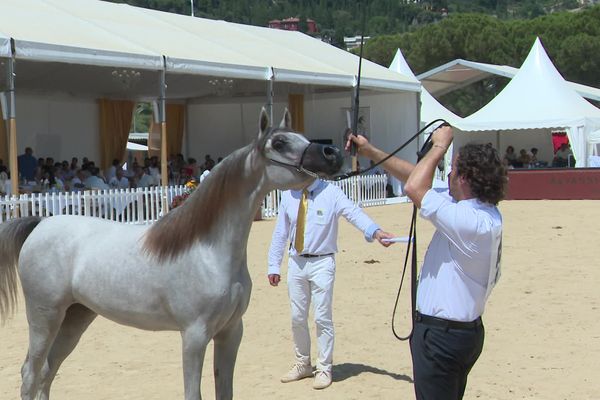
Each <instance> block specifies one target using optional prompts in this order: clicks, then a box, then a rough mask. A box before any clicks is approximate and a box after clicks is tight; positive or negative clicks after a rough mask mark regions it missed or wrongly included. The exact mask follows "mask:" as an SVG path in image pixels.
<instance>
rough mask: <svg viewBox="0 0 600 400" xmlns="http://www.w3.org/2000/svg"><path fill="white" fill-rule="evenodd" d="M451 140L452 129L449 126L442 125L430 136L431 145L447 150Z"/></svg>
mask: <svg viewBox="0 0 600 400" xmlns="http://www.w3.org/2000/svg"><path fill="white" fill-rule="evenodd" d="M452 138H453V133H452V127H451V126H449V125H442V126H440V127H439V128H437V129H436V130H435V131H434V132H433V134H432V135H431V143H433V145H434V146H439V147H443V148H444V149H446V150H448V147H450V144H451V143H452Z"/></svg>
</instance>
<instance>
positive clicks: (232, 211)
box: [0, 109, 342, 400]
mask: <svg viewBox="0 0 600 400" xmlns="http://www.w3.org/2000/svg"><path fill="white" fill-rule="evenodd" d="M259 128H260V129H259V134H258V138H257V139H256V140H255V141H254V142H253V143H251V144H250V145H248V146H246V147H244V148H242V149H239V150H237V151H235V152H234V153H232V154H231V155H230V156H229V157H227V158H225V159H224V160H223V161H222V162H221V163H220V164H219V165H218V166H216V167H215V168H214V169H213V171H212V172H211V173H210V175H208V177H207V178H206V179H205V180H204V182H203V183H202V184H201V185H200V186H199V187H198V188H197V189H196V191H195V192H194V193H193V194H192V195H191V196H190V198H189V199H188V200H186V202H185V203H184V204H183V205H181V206H180V207H178V208H176V209H174V210H173V211H171V212H169V213H168V214H166V215H165V216H164V217H163V218H162V219H160V220H159V221H158V222H156V223H154V224H153V225H151V226H150V227H147V226H136V225H125V224H122V223H119V222H112V221H105V220H101V219H96V218H91V217H81V216H55V217H49V218H43V219H42V218H38V217H28V218H22V219H17V220H12V221H9V222H6V223H4V224H2V225H0V317H2V320H4V319H5V318H6V317H7V315H8V314H9V313H10V312H13V311H14V309H15V305H16V300H17V286H18V285H17V271H18V275H19V278H20V281H21V286H22V288H23V294H24V296H25V305H26V312H27V320H28V322H29V351H28V354H27V357H26V359H25V362H24V364H23V367H22V369H21V375H22V379H23V382H22V386H21V398H22V399H23V400H33V399H38V398H39V399H42V400H47V399H48V398H49V393H50V386H51V384H52V380H53V379H54V377H55V375H56V373H57V371H58V369H59V367H60V365H61V363H62V362H63V361H64V360H65V358H66V357H67V356H68V355H69V354H70V353H71V352H72V351H73V349H74V348H75V346H76V345H77V343H78V341H79V339H80V337H81V335H82V334H83V332H84V331H85V330H86V328H87V327H88V326H89V325H90V323H91V322H92V321H93V320H94V318H96V316H97V315H102V316H104V317H106V318H108V319H110V320H112V321H115V322H118V323H120V324H124V325H129V326H132V327H136V328H140V329H146V330H152V331H157V330H172V331H180V332H181V338H182V352H183V376H184V386H185V399H186V400H198V399H200V397H201V395H200V380H201V374H202V365H203V362H204V355H205V351H206V346H207V345H208V343H209V341H210V340H211V339H212V340H214V376H215V392H216V398H217V399H231V398H232V397H233V370H234V365H235V359H236V356H237V352H238V348H239V344H240V341H241V339H242V315H243V314H244V312H245V311H246V308H247V306H248V302H249V300H250V292H251V289H252V282H251V280H250V275H249V273H248V266H247V256H246V246H247V243H248V235H249V234H250V227H251V224H252V221H253V219H254V216H255V214H256V212H257V210H258V207H259V205H260V203H261V201H262V200H263V199H264V197H265V196H266V194H267V193H268V192H269V191H272V190H273V189H276V188H279V189H288V188H300V187H302V186H305V185H307V184H309V183H310V182H311V181H312V180H314V179H315V177H316V176H317V175H319V176H323V177H330V176H332V175H334V174H336V173H337V172H338V171H339V169H340V168H341V165H342V156H341V154H340V151H339V149H337V148H336V147H333V146H323V145H320V144H315V143H310V142H309V141H308V140H307V139H306V138H305V137H304V136H302V135H301V134H299V133H296V132H294V131H293V130H292V129H291V119H290V115H289V113H288V112H287V110H286V112H285V114H284V118H283V121H282V123H281V126H280V127H278V128H275V129H273V128H270V125H269V118H268V117H267V114H266V112H265V110H264V109H263V110H262V112H261V115H260V123H259Z"/></svg>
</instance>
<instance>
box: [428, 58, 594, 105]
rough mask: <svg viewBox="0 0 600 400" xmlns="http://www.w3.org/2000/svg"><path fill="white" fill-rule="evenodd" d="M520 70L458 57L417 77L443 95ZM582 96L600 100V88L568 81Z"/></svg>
mask: <svg viewBox="0 0 600 400" xmlns="http://www.w3.org/2000/svg"><path fill="white" fill-rule="evenodd" d="M518 71H519V70H518V69H517V68H514V67H510V66H508V65H495V64H485V63H480V62H474V61H467V60H463V59H460V58H459V59H456V60H453V61H450V62H448V63H446V64H444V65H441V66H439V67H436V68H434V69H431V70H429V71H427V72H424V73H422V74H420V75H419V76H418V77H417V79H419V80H420V81H421V84H422V85H423V87H425V89H427V90H428V91H429V93H431V94H433V95H435V96H442V95H444V94H446V93H450V92H452V91H454V90H457V89H460V88H463V87H465V86H468V85H470V84H472V83H475V82H478V81H480V80H482V79H485V78H488V77H490V76H492V75H498V76H504V77H506V78H512V77H514V76H515V75H516V74H517V72H518ZM568 84H569V85H570V86H571V87H572V88H573V89H575V91H576V92H577V93H579V94H580V95H581V96H583V97H585V98H587V99H590V100H596V101H600V89H597V88H595V87H592V86H586V85H582V84H580V83H575V82H568Z"/></svg>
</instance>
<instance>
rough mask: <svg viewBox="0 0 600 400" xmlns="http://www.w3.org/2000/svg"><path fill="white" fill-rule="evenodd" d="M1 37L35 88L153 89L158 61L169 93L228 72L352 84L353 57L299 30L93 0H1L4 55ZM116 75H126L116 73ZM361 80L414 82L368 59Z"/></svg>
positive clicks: (243, 84)
mask: <svg viewBox="0 0 600 400" xmlns="http://www.w3.org/2000/svg"><path fill="white" fill-rule="evenodd" d="M7 38H12V39H13V40H14V44H15V55H14V56H15V59H16V60H17V68H18V69H17V82H18V86H19V87H20V88H23V87H25V88H31V89H33V90H38V91H54V90H63V91H69V90H70V89H69V88H70V87H74V88H77V89H78V90H80V91H84V92H85V91H88V92H90V93H93V94H95V95H102V96H122V95H123V93H131V92H132V91H133V92H135V93H136V94H137V96H139V97H144V96H149V97H155V95H156V93H157V91H158V89H157V86H158V84H157V81H158V72H159V71H161V70H163V69H164V70H166V71H167V73H168V74H169V82H168V84H169V88H168V93H167V96H168V97H170V98H192V97H203V96H206V95H207V94H208V93H211V92H212V91H214V87H213V86H211V84H210V83H209V81H210V80H211V78H214V77H225V78H232V79H235V83H234V85H235V86H236V88H235V89H236V90H237V91H238V92H239V94H240V95H247V94H253V95H255V94H256V93H257V92H259V91H261V92H262V93H264V92H265V86H264V83H262V84H260V85H259V84H258V82H256V81H259V82H260V81H262V82H264V81H266V80H270V79H273V80H274V81H276V82H286V83H290V84H294V83H302V84H313V85H319V86H328V87H331V88H333V89H332V90H334V88H338V89H337V90H340V88H352V87H353V86H355V85H356V78H355V75H356V74H357V66H358V57H357V56H355V55H353V54H351V53H348V52H346V51H344V50H341V49H337V48H335V47H333V46H331V45H328V44H326V43H323V42H321V41H319V40H317V39H314V38H311V37H309V36H307V35H305V34H302V33H300V32H291V31H282V30H275V29H270V28H260V27H254V26H248V25H241V24H235V23H229V22H224V21H214V20H208V19H202V18H194V17H189V16H184V15H177V14H171V13H165V12H160V11H154V10H148V9H143V8H138V7H132V6H129V5H126V4H115V3H109V2H104V1H98V0H3V1H2V3H1V4H0V56H5V57H6V56H8V55H10V46H9V42H8V40H7ZM123 69H125V70H126V71H125V73H123V71H122V70H123ZM119 73H120V74H121V75H123V74H124V75H125V77H124V78H123V79H115V74H117V75H118V74H119ZM50 76H51V77H52V79H48V77H50ZM131 76H133V78H132V77H131ZM190 76H192V77H195V80H190ZM199 77H202V78H203V79H199ZM251 81H254V82H251ZM123 86H125V87H123ZM361 86H362V87H363V88H365V89H372V90H385V91H413V92H414V91H418V90H419V85H418V83H415V82H414V81H413V80H411V79H408V78H407V77H405V76H402V75H399V74H396V73H393V72H392V71H388V70H387V69H386V68H384V67H381V66H379V65H377V64H375V63H372V62H369V61H368V60H363V64H362V76H361Z"/></svg>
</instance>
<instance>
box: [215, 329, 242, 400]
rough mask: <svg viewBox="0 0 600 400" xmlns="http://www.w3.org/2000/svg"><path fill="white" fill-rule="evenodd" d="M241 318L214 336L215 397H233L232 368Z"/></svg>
mask: <svg viewBox="0 0 600 400" xmlns="http://www.w3.org/2000/svg"><path fill="white" fill-rule="evenodd" d="M243 330H244V329H243V324H242V319H241V318H240V319H239V320H238V321H237V322H235V323H234V324H232V325H231V326H229V327H227V329H225V330H223V331H221V332H219V334H217V335H216V336H215V338H214V345H215V357H214V373H215V398H216V399H217V400H230V399H232V398H233V369H234V367H235V360H236V358H237V353H238V349H239V347H240V342H241V341H242V333H243Z"/></svg>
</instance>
